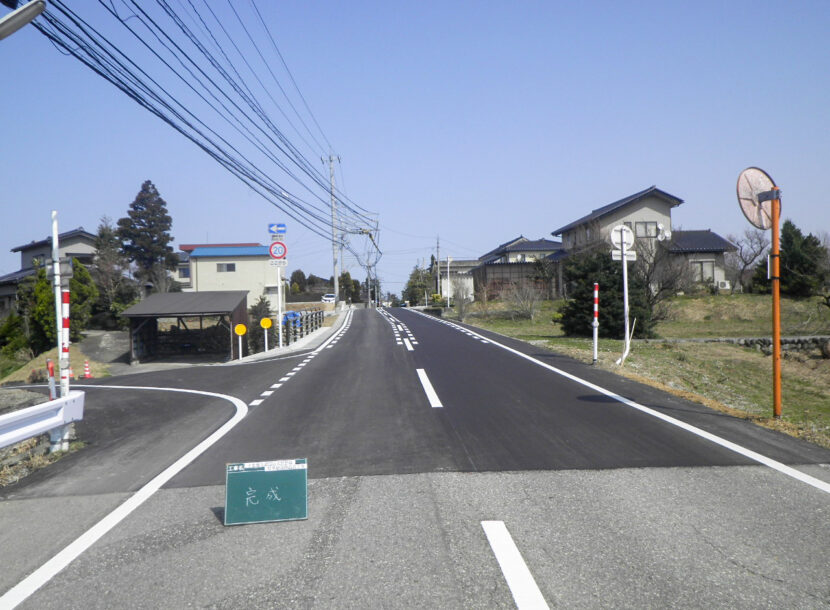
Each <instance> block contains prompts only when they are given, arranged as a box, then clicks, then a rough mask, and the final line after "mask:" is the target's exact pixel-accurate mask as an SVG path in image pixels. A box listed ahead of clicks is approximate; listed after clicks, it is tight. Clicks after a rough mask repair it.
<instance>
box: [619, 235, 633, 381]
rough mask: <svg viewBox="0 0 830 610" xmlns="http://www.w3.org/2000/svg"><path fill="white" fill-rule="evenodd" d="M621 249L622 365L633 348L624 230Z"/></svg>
mask: <svg viewBox="0 0 830 610" xmlns="http://www.w3.org/2000/svg"><path fill="white" fill-rule="evenodd" d="M620 233H621V235H620V242H621V244H620V249H621V250H622V264H623V316H624V317H625V350H624V351H623V355H622V358H620V365H622V363H623V362H625V358H626V356H628V351H629V350H630V349H631V345H630V343H631V337H629V335H628V257H627V256H626V255H625V235H624V231H620Z"/></svg>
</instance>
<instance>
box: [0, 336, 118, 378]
mask: <svg viewBox="0 0 830 610" xmlns="http://www.w3.org/2000/svg"><path fill="white" fill-rule="evenodd" d="M47 358H51V359H52V362H54V363H55V383H56V384H57V385H60V378H59V377H58V375H60V372H59V371H58V348H57V347H53V348H52V349H50V350H49V351H48V352H43V353H42V354H40V355H39V356H37V357H36V358H34V359H33V360H30V361H29V362H27V363H25V364H23V365H22V366H20V367H19V368H17V369H14V370H12V372H10V373H9V374H7V375H6V376H4V377H0V385H6V384H9V383H45V382H46V359H47ZM85 361H89V370H90V372H91V374H92V376H93V377H109V376H110V373H109V368H108V367H107V365H106V364H104V363H102V362H97V361H95V360H90V359H89V358H87V356H86V355H85V354H84V353H83V352H82V351H81V350H80V348H79V347H78V346H77V345H70V346H69V362H70V364H71V365H72V371H73V372H74V373H75V378H76V379H80V378H81V377H83V375H84V362H85Z"/></svg>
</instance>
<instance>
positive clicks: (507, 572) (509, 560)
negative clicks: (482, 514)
mask: <svg viewBox="0 0 830 610" xmlns="http://www.w3.org/2000/svg"><path fill="white" fill-rule="evenodd" d="M481 527H482V528H483V529H484V535H485V536H487V542H489V543H490V548H491V549H492V550H493V555H495V556H496V561H498V562H499V567H500V568H501V572H502V574H503V575H504V579H505V580H506V581H507V586H508V587H509V588H510V593H511V594H512V595H513V600H514V601H515V602H516V607H517V608H519V610H526V609H531V608H532V609H536V608H548V604H547V602H546V601H545V598H544V596H543V595H542V592H541V591H540V590H539V586H538V585H537V584H536V580H535V579H534V578H533V574H531V572H530V569H529V568H528V567H527V564H526V563H525V560H524V558H523V557H522V554H521V552H520V551H519V547H517V546H516V543H515V542H514V541H513V537H512V536H511V535H510V532H509V531H507V526H506V525H505V524H504V521H482V522H481Z"/></svg>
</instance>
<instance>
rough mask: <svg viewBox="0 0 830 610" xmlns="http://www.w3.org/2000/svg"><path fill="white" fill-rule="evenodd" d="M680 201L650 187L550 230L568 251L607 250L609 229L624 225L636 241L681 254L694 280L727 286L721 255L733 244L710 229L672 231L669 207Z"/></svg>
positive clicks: (731, 247)
mask: <svg viewBox="0 0 830 610" xmlns="http://www.w3.org/2000/svg"><path fill="white" fill-rule="evenodd" d="M682 203H683V200H682V199H680V198H679V197H676V196H675V195H672V194H670V193H667V192H666V191H663V190H661V189H659V188H657V187H656V186H650V187H649V188H647V189H645V190H642V191H640V192H639V193H634V194H633V195H629V196H628V197H624V198H622V199H620V200H618V201H615V202H613V203H609V204H607V205H605V206H602V207H600V208H597V209H595V210H593V211H592V212H591V213H590V214H586V215H585V216H583V217H581V218H579V219H577V220H575V221H573V222H571V223H569V224H567V225H565V226H563V227H560V228H559V229H556V230H555V231H552V235H554V236H556V235H560V236H562V245H563V247H564V249H565V250H566V251H567V252H568V254H571V253H574V252H579V251H581V250H585V249H587V248H592V247H596V246H597V245H603V246H605V245H607V247H608V249H609V251H610V250H611V244H610V242H609V239H608V238H609V235H610V233H611V230H612V229H613V228H614V227H615V226H617V225H620V224H623V225H626V226H627V227H629V228H630V229H631V230H632V231H633V232H634V237H635V239H636V240H655V241H651V242H650V243H652V244H654V243H655V242H656V241H659V242H663V243H664V244H665V247H666V248H667V249H668V251H669V252H670V253H671V254H672V255H674V256H679V257H683V258H684V259H685V260H686V261H687V262H688V263H689V265H690V267H691V270H692V273H693V274H694V278H695V280H696V281H698V282H700V283H702V284H708V285H714V286H716V287H718V288H725V289H728V288H729V283H728V282H727V281H726V272H725V266H724V255H725V253H726V252H729V251H732V250H734V249H735V246H734V245H732V244H731V243H730V242H729V241H727V240H726V239H724V238H723V237H721V236H720V235H718V234H717V233H714V232H712V231H711V230H709V229H707V230H705V231H672V220H671V213H672V210H673V209H674V208H676V207H677V206H679V205H681V204H682ZM641 243H649V241H645V242H641Z"/></svg>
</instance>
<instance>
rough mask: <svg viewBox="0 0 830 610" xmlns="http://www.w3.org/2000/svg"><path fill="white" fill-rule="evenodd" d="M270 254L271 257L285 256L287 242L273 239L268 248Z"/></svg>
mask: <svg viewBox="0 0 830 610" xmlns="http://www.w3.org/2000/svg"><path fill="white" fill-rule="evenodd" d="M268 254H270V255H271V258H278V259H279V258H285V255H286V254H287V250H286V248H285V244H284V243H283V242H281V241H273V242H271V245H270V246H269V248H268Z"/></svg>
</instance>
